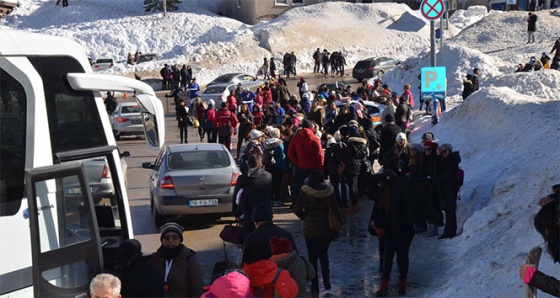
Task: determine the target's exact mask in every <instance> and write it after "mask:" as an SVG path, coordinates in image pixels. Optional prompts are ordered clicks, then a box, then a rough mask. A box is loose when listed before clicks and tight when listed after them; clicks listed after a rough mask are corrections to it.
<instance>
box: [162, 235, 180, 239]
mask: <svg viewBox="0 0 560 298" xmlns="http://www.w3.org/2000/svg"><path fill="white" fill-rule="evenodd" d="M163 239H165V240H179V235H175V234H173V235H163Z"/></svg>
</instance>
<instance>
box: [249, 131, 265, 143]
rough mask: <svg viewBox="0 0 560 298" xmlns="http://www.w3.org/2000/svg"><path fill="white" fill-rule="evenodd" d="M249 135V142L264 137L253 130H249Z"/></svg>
mask: <svg viewBox="0 0 560 298" xmlns="http://www.w3.org/2000/svg"><path fill="white" fill-rule="evenodd" d="M249 135H250V136H251V140H254V139H257V138H260V137H262V136H264V133H263V132H262V131H260V130H258V129H253V130H251V132H250V133H249Z"/></svg>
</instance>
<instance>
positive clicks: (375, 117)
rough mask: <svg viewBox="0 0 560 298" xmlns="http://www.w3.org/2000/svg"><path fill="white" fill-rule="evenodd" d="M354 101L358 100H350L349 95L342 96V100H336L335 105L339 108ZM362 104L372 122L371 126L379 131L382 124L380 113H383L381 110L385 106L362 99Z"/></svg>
mask: <svg viewBox="0 0 560 298" xmlns="http://www.w3.org/2000/svg"><path fill="white" fill-rule="evenodd" d="M356 102H358V101H355V100H350V98H349V97H345V98H343V100H342V101H336V106H337V107H338V108H340V107H342V106H344V105H353V104H355V103H356ZM362 105H363V106H364V107H365V108H366V109H367V111H368V115H369V117H370V118H371V121H372V122H373V127H374V128H375V130H377V131H379V130H380V129H381V125H382V124H381V115H382V114H383V110H384V109H385V106H384V105H382V104H378V103H376V102H373V101H364V102H363V104H362Z"/></svg>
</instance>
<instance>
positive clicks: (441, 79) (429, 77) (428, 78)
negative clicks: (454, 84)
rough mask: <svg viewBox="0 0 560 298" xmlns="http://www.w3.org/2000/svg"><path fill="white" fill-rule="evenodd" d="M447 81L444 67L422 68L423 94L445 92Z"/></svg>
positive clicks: (421, 85)
mask: <svg viewBox="0 0 560 298" xmlns="http://www.w3.org/2000/svg"><path fill="white" fill-rule="evenodd" d="M446 81H447V79H446V73H445V67H444V66H437V67H422V82H421V84H420V87H421V91H422V92H445V91H446V89H447V82H446Z"/></svg>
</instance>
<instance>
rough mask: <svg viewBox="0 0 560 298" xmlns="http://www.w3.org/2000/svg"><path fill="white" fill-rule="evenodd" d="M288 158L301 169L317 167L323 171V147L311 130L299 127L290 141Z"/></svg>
mask: <svg viewBox="0 0 560 298" xmlns="http://www.w3.org/2000/svg"><path fill="white" fill-rule="evenodd" d="M288 158H290V161H291V162H292V164H294V165H296V166H297V167H298V168H300V169H302V170H311V169H319V170H320V171H321V172H322V171H323V162H324V155H323V148H322V147H321V141H320V140H319V139H318V138H317V136H315V133H314V132H313V130H311V129H309V128H300V129H299V130H298V131H297V132H296V134H295V135H294V136H293V137H292V140H291V141H290V147H289V148H288Z"/></svg>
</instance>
